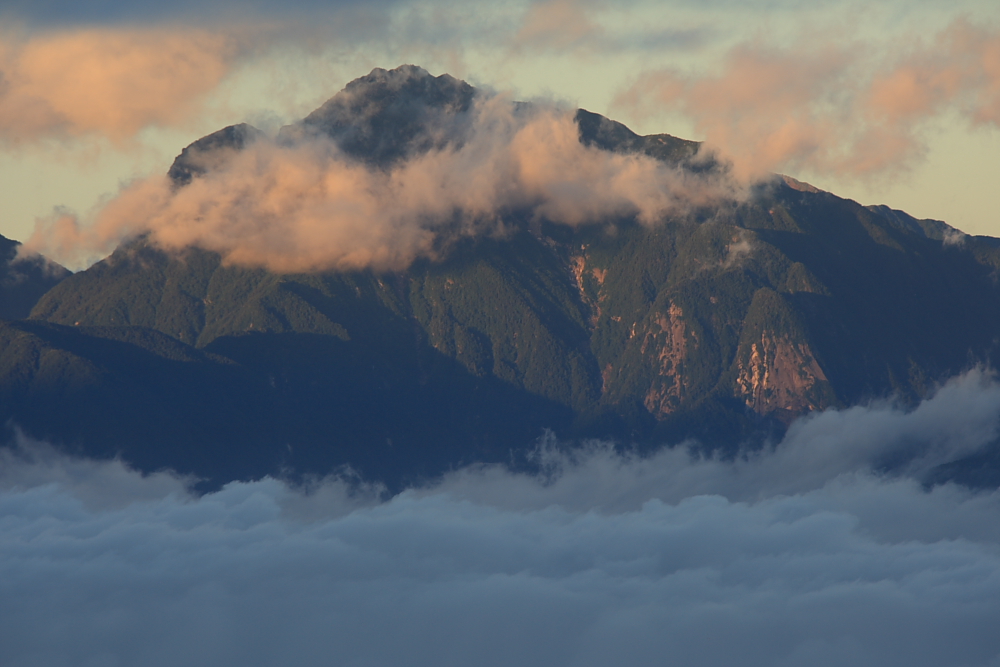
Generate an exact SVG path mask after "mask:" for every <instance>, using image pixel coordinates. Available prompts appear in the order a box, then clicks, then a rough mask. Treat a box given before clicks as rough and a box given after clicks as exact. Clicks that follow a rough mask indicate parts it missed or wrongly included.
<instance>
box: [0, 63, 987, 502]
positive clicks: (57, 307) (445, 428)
mask: <svg viewBox="0 0 1000 667" xmlns="http://www.w3.org/2000/svg"><path fill="white" fill-rule="evenodd" d="M480 94H481V93H480V92H479V91H477V90H476V89H474V88H472V87H471V86H469V85H468V84H466V83H464V82H461V81H458V80H456V79H454V78H452V77H449V76H447V75H443V76H440V77H433V76H431V75H430V74H428V73H427V72H425V71H424V70H421V69H420V68H416V67H412V66H404V67H402V68H399V69H397V70H392V71H385V70H375V71H373V72H372V73H371V74H369V75H368V76H366V77H362V78H361V79H358V80H356V81H354V82H352V83H351V84H349V85H348V86H347V87H346V88H345V90H344V91H342V92H341V93H338V94H337V95H336V96H334V97H333V98H332V99H331V100H330V101H328V102H327V103H325V104H324V105H323V106H321V107H320V108H319V109H318V110H317V111H315V112H314V113H312V114H310V115H309V116H307V117H306V118H305V119H304V120H302V121H301V122H299V123H297V124H294V125H292V126H289V127H287V128H284V129H283V130H282V131H281V133H280V134H279V137H278V141H279V142H286V143H287V142H296V141H309V140H310V137H319V136H322V137H325V138H327V139H329V140H332V141H334V142H335V143H336V144H337V146H338V147H339V148H340V150H341V151H343V152H344V153H345V154H346V155H348V156H351V158H352V159H356V160H358V161H359V162H361V163H364V164H367V165H370V166H371V167H372V168H376V169H386V170H388V169H391V168H392V166H393V165H394V164H397V163H398V162H399V161H401V160H404V159H407V158H409V157H411V156H413V155H420V154H422V153H425V152H426V151H429V150H436V149H440V148H442V147H443V146H446V145H448V144H449V143H461V142H463V141H465V140H467V139H468V137H469V135H468V132H470V131H471V130H470V128H471V125H470V124H469V122H468V118H467V116H468V114H469V111H470V109H471V108H472V106H473V104H474V101H475V99H476V97H477V95H480ZM575 121H576V124H577V127H578V130H579V138H580V141H581V143H583V144H584V145H587V146H591V147H594V148H597V149H600V150H604V151H611V152H614V153H618V154H624V155H627V154H645V155H648V156H651V157H654V158H656V159H658V160H661V161H663V162H666V163H669V164H671V165H674V166H676V167H677V168H680V169H683V170H687V171H689V172H691V173H703V172H705V171H711V170H723V169H724V167H723V166H722V165H719V164H717V163H715V162H713V161H712V160H705V159H703V158H702V157H701V156H700V155H699V146H698V144H697V143H695V142H690V141H685V140H683V139H678V138H676V137H672V136H670V135H650V136H639V135H637V134H635V133H634V132H632V131H631V130H629V129H628V128H627V127H625V126H624V125H622V124H620V123H617V122H615V121H612V120H610V119H607V118H604V117H602V116H600V115H598V114H594V113H591V112H587V111H584V110H579V111H577V112H576V115H575ZM257 136H258V133H257V131H256V130H254V129H253V128H251V127H249V126H246V125H242V126H233V127H230V128H226V129H224V130H221V131H220V132H217V133H215V134H213V135H209V136H208V137H206V138H204V139H201V140H199V141H198V142H195V143H194V144H192V145H191V146H189V147H188V148H186V149H185V150H184V151H183V152H182V153H181V155H180V156H178V158H177V160H176V161H175V163H174V165H173V166H172V167H171V169H170V172H169V173H170V176H171V178H172V179H173V181H174V183H175V186H176V187H178V188H181V187H185V186H186V184H188V183H190V182H191V181H192V179H196V178H199V177H200V176H201V175H203V174H205V173H207V172H208V171H210V170H211V169H212V168H213V165H217V164H219V163H220V162H219V161H220V160H225V159H226V155H227V154H231V153H232V152H233V151H239V150H242V149H243V148H244V147H245V146H246V145H248V144H249V143H250V142H252V141H253V140H255V138H257ZM998 270H1000V242H998V241H997V240H996V239H992V238H986V237H971V236H966V235H963V234H961V233H960V232H958V231H957V230H954V229H953V228H951V227H949V226H948V225H946V224H945V223H942V222H938V221H930V220H917V219H915V218H913V217H911V216H909V215H907V214H906V213H903V212H901V211H897V210H893V209H891V208H888V207H885V206H874V207H865V206H861V205H859V204H857V203H856V202H853V201H850V200H847V199H842V198H839V197H837V196H835V195H833V194H831V193H827V192H823V191H819V190H817V189H815V188H812V187H810V186H807V185H805V184H802V183H799V182H797V181H794V180H793V179H789V178H775V179H773V180H771V181H768V182H765V183H762V184H760V185H758V186H756V187H755V189H754V191H753V192H752V193H751V195H750V196H749V197H747V198H745V199H743V200H724V201H721V202H719V203H716V204H713V205H712V206H707V207H706V206H703V207H699V208H694V209H692V210H689V211H686V212H683V213H678V214H677V215H674V216H672V217H670V218H669V219H667V220H666V221H664V222H662V223H661V224H657V225H647V224H642V223H640V222H639V221H637V220H636V219H635V218H634V216H633V217H629V216H622V217H619V218H615V219H611V220H608V221H607V223H606V224H603V225H589V226H588V225H583V226H578V227H570V226H567V225H562V224H558V223H555V222H552V221H550V220H546V219H544V218H542V219H540V218H539V217H538V216H536V215H529V214H522V215H520V217H519V216H518V215H512V216H511V217H510V219H509V221H508V229H507V233H506V234H505V235H503V236H491V235H484V236H478V237H465V238H462V239H460V240H459V241H457V242H455V243H454V244H453V245H452V246H451V247H449V249H448V252H447V253H444V254H443V256H441V257H438V258H436V259H433V260H432V259H418V260H417V261H415V262H414V263H413V264H412V265H410V266H409V267H408V268H406V269H405V270H398V271H376V270H371V269H368V270H354V271H336V272H334V271H331V272H325V273H310V274H277V273H274V272H270V271H268V270H265V269H261V268H246V267H241V266H239V265H235V264H226V263H224V262H223V261H222V258H221V257H220V255H219V254H217V253H213V252H209V251H206V250H202V249H198V248H189V249H187V250H185V251H183V252H180V253H167V252H164V251H163V250H161V249H159V248H158V247H156V246H155V245H153V244H152V243H150V242H149V240H148V239H146V238H138V239H134V240H132V241H130V242H127V243H125V244H123V245H122V246H121V247H119V248H118V250H116V251H115V253H114V254H112V255H111V256H110V257H108V258H107V259H105V260H103V261H101V262H99V263H97V264H95V265H94V266H93V267H91V268H90V269H88V270H86V271H82V272H80V273H77V274H75V275H73V276H71V277H69V278H67V279H65V280H63V281H62V282H60V283H59V284H58V285H56V286H55V287H54V288H53V289H51V290H50V291H49V292H48V293H47V294H45V296H44V297H43V298H41V300H39V302H38V303H37V305H36V306H35V307H34V309H33V310H32V311H31V314H30V318H29V320H28V321H25V322H15V323H9V324H5V325H3V328H2V329H0V337H2V340H3V341H4V347H3V348H2V349H4V352H3V355H2V357H0V396H2V397H3V401H2V402H0V408H2V410H3V414H0V419H3V420H11V421H10V423H13V424H17V425H18V426H20V427H21V428H23V429H25V430H26V431H27V432H29V433H30V434H32V435H35V436H38V437H44V438H47V439H51V440H54V441H58V442H62V443H66V444H67V446H71V447H75V448H77V449H78V450H79V451H83V452H88V453H95V454H100V455H105V456H107V455H113V454H117V455H121V456H122V457H123V458H125V459H126V460H128V461H131V462H133V463H134V464H136V465H138V466H139V467H141V468H142V469H145V470H154V469H159V468H162V467H172V468H174V469H177V470H179V471H181V472H190V473H194V474H197V475H200V476H202V477H203V478H205V479H207V480H209V482H210V483H222V482H224V481H227V480H229V479H239V478H247V477H253V476H259V475H262V474H266V473H275V472H279V471H284V472H285V473H286V474H309V473H316V474H325V473H327V472H329V471H331V470H335V469H337V467H338V466H343V465H349V466H351V467H352V468H353V469H354V470H357V471H360V472H361V473H362V474H364V475H365V476H367V477H370V478H375V479H380V480H383V481H387V482H388V483H389V484H390V485H399V484H403V483H405V482H407V481H412V480H414V479H419V478H421V477H426V476H432V475H435V474H439V473H440V472H442V471H444V470H447V469H448V468H449V467H451V466H455V465H459V464H463V463H468V462H473V461H503V462H510V463H514V464H519V463H520V464H527V463H530V460H529V459H528V458H526V456H527V453H528V452H530V450H531V448H532V446H533V444H534V441H535V439H536V438H537V437H538V436H539V435H541V434H542V433H543V432H544V430H545V429H551V430H554V431H555V432H556V433H557V434H558V435H559V436H560V437H561V438H565V439H568V440H572V439H579V438H586V437H601V438H613V439H615V440H616V441H618V442H619V443H622V444H623V445H625V446H636V447H638V448H640V449H647V448H653V447H658V446H661V445H662V444H664V443H677V442H681V441H683V440H685V439H688V438H694V439H696V440H697V441H698V442H700V443H701V445H702V446H703V447H705V448H707V449H709V450H721V451H723V452H728V453H732V452H734V451H735V449H736V448H737V447H738V446H741V445H746V443H751V446H752V443H754V442H756V443H758V444H759V443H760V442H762V441H763V440H764V439H766V438H768V437H773V436H775V435H777V434H779V433H780V432H781V431H782V430H783V429H784V428H785V426H786V425H787V424H788V423H790V421H791V420H792V419H794V418H795V417H796V416H799V415H802V414H805V413H807V412H810V411H816V410H822V409H825V408H828V407H844V406H849V405H853V404H856V403H858V402H861V401H865V400H870V399H875V398H882V397H885V396H888V395H890V394H894V395H896V396H898V397H900V399H901V400H903V401H911V402H912V401H916V400H918V399H920V398H921V397H924V396H926V395H927V394H928V393H929V392H930V391H931V390H932V389H933V388H934V386H935V384H936V383H938V382H940V381H942V380H944V379H946V378H947V377H949V376H951V375H954V374H956V373H959V372H961V371H963V370H965V369H967V368H969V367H970V366H973V365H976V364H988V363H989V362H990V361H991V360H992V359H994V358H996V353H997V351H998V345H1000V339H998V335H997V332H998V331H1000V286H998V275H1000V273H998ZM949 470H950V472H949V473H948V474H951V475H960V474H965V473H964V472H963V469H962V468H961V466H958V467H955V466H953V467H952V468H950V469H949ZM984 479H987V481H990V480H993V477H991V476H990V475H986V476H985V478H984ZM990 483H992V482H990Z"/></svg>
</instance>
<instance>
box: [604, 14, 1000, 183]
mask: <svg viewBox="0 0 1000 667" xmlns="http://www.w3.org/2000/svg"><path fill="white" fill-rule="evenodd" d="M616 104H617V105H618V106H619V108H629V109H631V110H632V111H633V112H635V113H638V114H640V115H641V114H643V113H652V112H653V111H654V110H655V109H657V108H667V109H671V110H675V111H679V112H681V113H683V114H685V115H687V116H688V117H689V118H691V119H692V122H693V123H694V125H695V127H696V128H697V129H698V131H699V132H700V133H702V135H703V136H704V137H705V138H706V139H707V140H708V142H710V143H711V144H712V145H713V146H714V147H716V148H717V149H718V150H720V151H721V152H722V153H723V154H724V155H727V156H729V157H731V158H732V159H733V160H734V161H735V163H736V166H737V170H738V171H739V172H740V173H743V174H748V175H754V174H760V173H763V172H768V171H775V170H791V171H793V172H794V171H797V170H799V169H803V168H807V169H810V170H812V171H814V172H818V173H827V174H834V175H839V176H844V175H853V176H859V177H860V176H871V175H884V174H889V175H891V174H893V173H896V172H898V171H900V170H905V169H907V168H908V167H909V166H911V165H912V164H913V163H914V161H915V160H917V159H919V158H920V157H921V156H922V155H923V153H924V151H925V150H926V144H925V140H924V131H925V130H927V126H928V123H930V122H932V121H934V120H935V119H936V118H938V117H939V116H941V115H942V114H945V113H948V112H956V113H958V114H961V115H963V116H964V117H965V118H966V119H967V120H968V121H969V122H970V123H972V124H982V125H990V126H1000V32H998V31H997V30H996V29H995V28H993V27H988V26H983V25H973V24H971V23H969V22H968V21H965V20H957V21H955V22H953V23H952V24H951V25H950V26H948V27H947V28H945V29H943V30H942V31H941V32H939V33H938V34H937V35H934V36H933V37H931V38H930V39H919V38H917V39H915V40H905V41H903V40H900V39H898V38H897V39H896V40H894V41H893V42H892V43H890V44H889V45H888V46H883V47H878V46H876V45H874V44H869V43H864V42H858V41H856V40H854V41H853V43H852V40H845V39H843V38H842V37H841V36H838V38H837V39H834V38H832V37H831V38H829V39H823V38H816V37H815V36H813V38H812V39H810V40H809V41H805V42H802V43H800V44H798V45H796V46H794V47H788V48H784V47H778V46H774V45H771V44H767V43H764V42H761V41H752V42H746V43H743V44H741V45H738V46H736V47H735V48H733V49H732V50H731V51H730V52H729V54H728V55H727V56H726V58H725V60H724V62H723V64H722V66H721V69H720V70H719V71H717V72H715V73H711V74H686V73H682V72H680V71H678V70H675V69H669V68H667V69H660V70H654V71H649V72H647V73H645V74H643V75H642V76H640V77H639V78H638V79H637V80H636V81H635V83H633V84H632V86H631V87H630V88H628V89H627V90H626V91H624V92H623V93H622V94H621V95H619V97H618V98H617V102H616Z"/></svg>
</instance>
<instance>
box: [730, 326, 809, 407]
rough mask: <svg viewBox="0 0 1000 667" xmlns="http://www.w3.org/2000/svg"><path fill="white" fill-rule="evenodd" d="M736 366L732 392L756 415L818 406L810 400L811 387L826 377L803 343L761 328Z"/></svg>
mask: <svg viewBox="0 0 1000 667" xmlns="http://www.w3.org/2000/svg"><path fill="white" fill-rule="evenodd" d="M737 365H738V369H739V372H738V374H737V376H736V394H737V395H738V396H742V397H743V398H744V400H745V402H746V404H747V407H749V408H751V409H752V410H753V411H754V412H756V413H757V414H762V415H763V414H770V413H773V412H775V411H776V410H784V411H788V412H792V413H796V414H798V413H802V412H806V411H809V410H816V409H817V408H818V407H821V406H818V405H816V404H815V403H814V400H815V398H814V393H815V391H814V390H815V389H816V386H817V384H818V383H820V382H824V383H825V382H827V378H826V374H825V373H823V369H822V368H820V366H819V364H818V363H816V359H815V358H814V357H813V355H812V351H811V350H810V349H809V346H808V345H807V344H805V343H802V342H798V343H796V342H793V341H792V340H791V339H790V338H788V337H787V336H778V335H776V334H775V333H774V332H773V331H765V332H764V334H763V335H762V336H761V339H760V341H757V342H753V343H751V344H750V357H749V359H748V360H746V361H744V360H743V359H738V360H737Z"/></svg>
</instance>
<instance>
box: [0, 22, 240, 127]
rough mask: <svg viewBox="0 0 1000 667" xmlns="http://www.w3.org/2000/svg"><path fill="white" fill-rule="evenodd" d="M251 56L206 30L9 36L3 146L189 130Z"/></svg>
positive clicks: (0, 109) (5, 37) (0, 45)
mask: <svg viewBox="0 0 1000 667" xmlns="http://www.w3.org/2000/svg"><path fill="white" fill-rule="evenodd" d="M250 50H251V47H250V44H249V42H248V41H247V40H245V39H243V37H241V36H240V35H237V34H235V33H219V32H208V31H202V30H196V29H178V30H171V29H166V28H164V29H160V28H143V29H113V30H109V29H87V30H71V31H63V32H52V33H42V34H32V35H28V34H23V33H18V32H10V31H9V32H6V33H4V34H0V77H2V78H0V142H3V143H6V144H15V145H17V144H24V143H30V142H34V141H38V140H42V139H49V138H56V139H60V138H74V137H80V136H83V135H88V134H95V135H99V136H102V137H107V138H110V139H111V140H113V141H115V142H119V143H121V142H124V141H126V140H128V139H130V138H132V137H133V136H135V134H136V133H138V132H139V131H140V130H142V129H143V128H145V127H148V126H152V125H160V126H173V125H178V124H182V123H184V122H186V121H189V120H191V119H192V118H194V117H196V116H197V115H198V114H199V113H200V112H202V111H203V108H202V106H201V103H202V102H203V101H204V99H205V97H206V96H207V95H208V94H209V93H211V92H212V91H213V90H214V89H216V87H217V86H218V85H219V84H220V82H221V81H222V80H223V79H224V78H225V77H226V76H227V75H228V74H229V73H230V71H231V69H232V67H233V66H234V63H235V62H236V61H237V60H238V59H239V58H240V57H241V56H243V55H246V53H248V52H249V51H250Z"/></svg>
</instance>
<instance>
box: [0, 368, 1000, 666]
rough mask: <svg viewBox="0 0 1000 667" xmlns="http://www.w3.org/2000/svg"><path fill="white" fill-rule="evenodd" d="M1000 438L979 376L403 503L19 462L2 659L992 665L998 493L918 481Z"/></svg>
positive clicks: (4, 546) (8, 530)
mask: <svg viewBox="0 0 1000 667" xmlns="http://www.w3.org/2000/svg"><path fill="white" fill-rule="evenodd" d="M998 415H1000V390H998V387H997V385H996V383H995V382H994V381H993V380H991V379H990V378H988V377H986V376H984V375H983V374H981V373H978V372H973V373H971V374H969V375H967V376H965V377H963V378H961V379H959V380H958V381H955V382H953V383H952V384H950V385H948V386H947V387H946V388H944V389H943V390H942V391H940V392H939V393H938V394H937V395H936V396H935V397H934V398H932V399H929V400H928V401H926V402H924V403H923V404H922V405H921V406H920V407H919V408H917V409H916V410H913V411H905V410H902V409H900V408H898V407H894V406H892V405H890V404H883V405H873V406H868V407H858V408H854V409H851V410H846V411H842V412H829V413H823V414H821V415H817V416H814V417H813V418H810V419H807V420H805V421H803V422H800V423H799V424H798V425H796V427H795V428H793V430H792V431H791V432H790V434H789V436H788V438H786V440H785V441H783V442H782V443H779V444H778V445H777V446H775V447H774V448H773V449H771V450H768V451H766V452H763V453H759V454H756V455H753V456H749V457H746V458H743V459H739V460H737V461H736V462H725V461H715V460H699V459H696V458H692V457H691V456H690V455H688V454H687V453H686V452H685V451H684V450H683V449H673V450H668V451H665V452H662V453H661V454H659V455H657V456H654V457H652V458H643V459H640V458H632V457H628V456H619V455H616V454H614V453H613V452H612V451H611V450H610V449H608V448H607V447H601V446H598V445H595V446H594V447H592V448H591V449H590V450H589V451H588V452H585V453H578V454H576V455H575V456H569V455H566V454H559V453H558V452H556V451H553V450H547V451H546V450H543V451H541V452H540V454H539V455H540V456H544V457H548V459H547V462H546V463H545V465H543V472H544V473H545V474H542V475H540V476H531V475H524V474H514V473H511V472H509V471H506V470H504V469H501V468H486V469H476V468H469V469H465V470H462V471H458V472H456V473H454V474H453V475H451V476H449V477H446V478H445V479H443V480H441V481H440V482H439V483H437V484H435V485H432V486H429V487H425V488H421V489H413V490H410V491H408V492H405V493H403V494H401V495H399V496H396V497H394V498H392V499H389V500H382V499H380V497H379V490H378V489H377V488H370V487H365V486H364V485H361V486H357V485H352V484H351V483H349V482H347V481H343V480H336V479H331V480H325V481H318V482H316V483H315V484H313V485H312V486H311V487H310V488H309V489H308V490H307V491H303V490H302V489H294V488H290V487H289V486H287V485H286V484H284V483H282V482H279V481H277V480H273V479H264V480H261V481H258V482H253V483H234V484H230V485H228V486H226V487H225V488H224V489H222V490H221V491H219V492H217V493H212V494H208V495H205V496H202V497H194V496H191V495H189V494H188V493H187V491H186V490H185V489H186V486H185V483H184V481H183V480H178V479H175V478H172V477H170V476H169V475H159V476H152V477H146V478H143V477H140V476H139V475H137V474H135V473H131V472H129V471H127V470H125V469H124V468H122V467H121V466H120V464H117V463H114V462H110V463H93V462H85V461H79V460H75V459H67V458H65V457H60V456H57V455H55V454H53V453H52V452H51V451H49V450H46V449H45V448H44V447H41V448H40V447H39V446H37V445H34V446H32V445H28V444H24V445H22V448H21V449H20V450H5V451H4V452H3V457H4V458H3V466H2V467H0V516H2V517H3V518H2V519H0V525H2V527H3V529H2V531H0V572H2V573H3V576H2V577H0V618H2V619H3V623H2V624H0V660H2V662H3V663H4V664H5V665H12V666H21V665H29V664H145V665H153V666H155V665H172V664H178V663H183V664H190V665H202V664H204V665H208V664H212V665H237V664H239V665H250V666H252V665H263V664H274V663H275V662H283V663H289V664H299V665H314V664H317V665H318V664H329V662H330V660H331V659H333V660H335V661H336V662H337V663H338V664H345V665H352V664H398V663H405V664H414V665H431V664H433V665H467V664H482V665H514V664H516V665H571V664H572V665H592V664H593V665H606V664H630V665H646V664H649V665H654V664H655V665H662V664H664V662H667V663H668V664H687V665H713V664H733V663H738V664H745V665H792V664H810V665H842V664H847V663H850V664H878V665H890V666H891V665H907V666H913V665H917V666H920V665H942V664H962V665H995V664H997V659H998V656H1000V639H998V638H997V636H996V632H995V619H996V618H997V615H998V613H1000V531H998V529H997V526H998V525H1000V523H998V521H997V518H998V516H1000V494H998V493H997V492H995V491H993V492H974V491H971V490H969V489H965V488H963V487H960V486H955V485H952V484H948V485H943V486H936V487H933V488H931V489H925V488H924V487H923V486H922V485H921V483H920V481H919V479H918V478H919V476H920V474H921V473H920V471H922V470H924V469H926V466H928V465H932V464H933V463H934V462H938V461H943V460H948V459H949V458H954V457H957V456H961V455H963V454H965V453H968V452H969V451H975V450H976V449H977V448H979V447H981V446H982V445H983V444H984V442H986V441H988V440H990V439H991V438H993V437H994V436H995V434H996V428H997V418H998ZM904 445H905V446H904ZM901 452H902V453H904V454H906V455H907V456H909V458H910V460H911V463H912V465H904V466H903V467H902V470H903V471H904V472H903V473H901V474H896V475H884V474H882V475H880V474H877V473H875V472H873V470H874V469H876V468H878V467H879V465H880V461H882V460H883V459H884V457H885V456H886V455H887V454H888V455H893V456H897V457H898V456H899V455H900V453H901ZM907 453H908V454H907ZM904 458H905V457H904Z"/></svg>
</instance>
